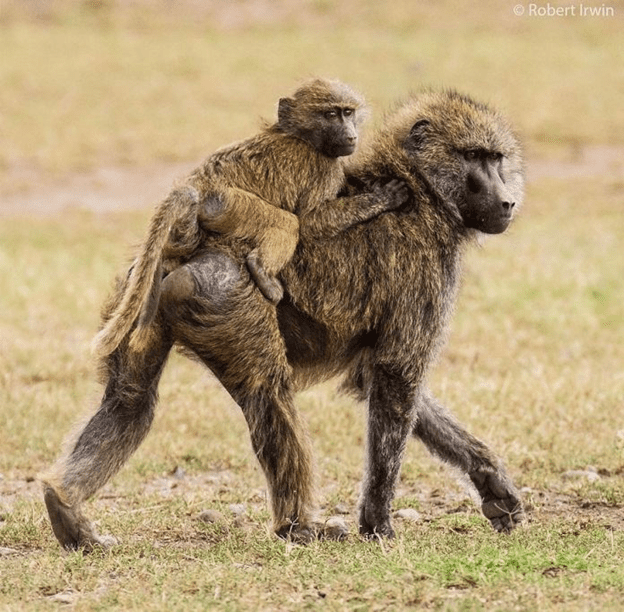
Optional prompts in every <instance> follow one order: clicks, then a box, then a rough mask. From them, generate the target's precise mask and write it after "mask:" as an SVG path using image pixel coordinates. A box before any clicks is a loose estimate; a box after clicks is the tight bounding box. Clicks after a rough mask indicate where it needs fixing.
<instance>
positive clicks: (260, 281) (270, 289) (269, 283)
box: [247, 251, 284, 304]
mask: <svg viewBox="0 0 624 612" xmlns="http://www.w3.org/2000/svg"><path fill="white" fill-rule="evenodd" d="M247 267H248V268H249V272H250V273H251V277H252V278H253V279H254V282H255V283H256V285H258V288H259V289H260V291H262V294H263V295H264V297H265V298H266V299H267V300H269V301H270V302H273V304H277V303H278V302H279V301H280V300H281V299H282V298H283V297H284V288H283V287H282V284H281V283H280V282H279V281H278V280H277V279H276V278H275V277H274V276H269V275H268V274H267V272H266V270H265V269H264V266H263V265H262V263H261V262H260V258H259V257H258V254H257V253H256V252H254V251H252V252H251V253H249V255H247Z"/></svg>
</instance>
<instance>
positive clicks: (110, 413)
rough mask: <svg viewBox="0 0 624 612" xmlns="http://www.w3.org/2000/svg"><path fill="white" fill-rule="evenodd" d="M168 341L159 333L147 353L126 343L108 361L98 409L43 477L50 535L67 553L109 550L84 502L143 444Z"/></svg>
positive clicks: (108, 540)
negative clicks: (86, 513) (84, 511)
mask: <svg viewBox="0 0 624 612" xmlns="http://www.w3.org/2000/svg"><path fill="white" fill-rule="evenodd" d="M170 349H171V341H170V340H169V339H168V338H167V337H166V336H165V334H164V333H163V332H162V330H161V329H160V328H159V332H158V333H157V334H154V336H153V337H152V340H151V342H150V345H149V346H148V350H147V351H146V352H145V353H137V352H133V351H129V350H128V341H127V339H126V340H125V341H124V342H123V343H122V344H121V345H120V346H119V347H118V348H117V349H116V350H115V351H114V352H113V353H112V354H111V355H109V356H108V357H107V358H106V367H107V368H108V376H109V379H108V383H107V385H106V390H105V393H104V397H103V399H102V403H101V405H100V408H99V410H98V411H97V412H96V413H95V414H94V415H93V416H92V417H91V419H90V420H89V422H88V423H87V425H86V426H85V427H84V429H83V430H82V431H81V433H80V435H79V436H78V439H77V440H76V442H75V443H74V444H73V446H72V447H71V450H70V451H69V454H67V455H66V456H65V457H62V458H61V459H60V460H59V461H58V462H57V463H56V465H55V466H54V467H53V468H52V469H51V470H50V471H49V472H48V473H47V474H45V475H43V476H42V477H41V480H42V482H43V489H44V500H45V503H46V507H47V510H48V514H49V516H50V521H51V523H52V529H53V531H54V535H55V536H56V538H57V539H58V541H59V542H60V543H61V545H62V546H63V547H64V548H66V549H69V550H73V549H77V548H84V549H86V550H90V549H91V548H93V546H94V545H101V546H107V545H110V544H111V543H113V542H114V539H113V538H110V537H102V536H99V535H98V534H97V533H96V532H95V530H94V528H93V526H92V525H91V523H90V522H89V520H88V519H87V518H86V517H85V516H84V515H83V514H82V511H81V509H80V506H81V504H82V502H83V501H84V500H85V499H87V498H88V497H90V496H91V495H93V494H94V493H95V492H96V491H97V490H98V489H99V488H100V487H102V486H103V485H104V484H105V483H106V482H107V481H108V479H109V478H111V477H112V476H113V475H114V474H115V473H116V472H117V471H118V470H119V469H120V468H121V466H122V465H123V464H124V463H125V462H126V461H127V460H128V458H129V457H130V455H131V454H132V453H133V452H134V451H135V450H136V449H137V448H138V446H139V445H140V443H141V442H142V441H143V439H144V438H145V436H146V435H147V432H148V431H149V428H150V425H151V423H152V420H153V416H154V404H155V402H156V389H157V385H158V381H159V379H160V374H161V372H162V368H163V366H164V364H165V361H166V359H167V355H168V354H169V350H170Z"/></svg>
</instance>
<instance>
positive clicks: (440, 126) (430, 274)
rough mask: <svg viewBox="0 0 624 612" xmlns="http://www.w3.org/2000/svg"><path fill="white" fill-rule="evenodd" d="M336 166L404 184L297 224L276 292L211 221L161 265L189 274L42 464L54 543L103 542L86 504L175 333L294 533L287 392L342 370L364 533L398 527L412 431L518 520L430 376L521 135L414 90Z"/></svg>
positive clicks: (510, 187)
mask: <svg viewBox="0 0 624 612" xmlns="http://www.w3.org/2000/svg"><path fill="white" fill-rule="evenodd" d="M347 179H348V182H349V184H350V186H351V190H352V191H353V192H355V193H356V194H361V193H370V192H371V189H373V186H374V185H376V184H378V183H379V182H380V181H381V182H385V181H390V180H395V181H404V182H405V183H407V185H408V186H409V189H410V192H411V197H410V201H409V202H408V203H406V205H405V206H404V207H402V208H401V209H398V210H395V211H391V212H388V213H385V214H383V215H380V216H378V217H376V218H374V219H371V220H370V221H369V222H367V223H364V224H359V225H355V226H353V227H351V228H349V229H347V230H346V231H344V232H342V233H340V234H338V235H337V236H336V237H334V238H333V239H332V240H317V241H315V240H307V239H302V240H301V241H300V243H299V246H298V248H297V250H296V253H295V256H294V258H293V260H292V261H291V263H289V264H288V265H287V266H286V267H285V269H284V271H283V273H282V275H281V279H282V280H283V282H284V285H285V290H286V295H285V299H283V300H282V301H281V302H280V303H279V304H278V306H277V309H275V308H274V307H273V306H272V305H271V304H270V303H269V302H268V301H267V300H265V299H263V298H262V296H261V295H259V294H258V291H255V290H254V289H253V288H251V287H250V279H249V275H248V274H247V272H246V270H245V267H244V265H243V257H244V254H238V255H237V254H235V253H234V254H232V253H231V252H230V251H229V250H228V248H229V247H228V246H227V241H225V240H224V239H223V237H220V236H216V235H215V236H214V237H211V238H210V241H209V244H208V246H207V249H206V250H205V251H204V252H203V253H202V254H201V255H200V256H198V257H196V258H194V259H193V260H191V261H190V262H189V263H187V264H186V265H184V266H182V267H181V268H178V269H177V270H175V271H174V272H173V273H172V274H171V275H170V276H169V277H168V278H167V279H165V284H168V283H169V282H170V281H169V278H171V277H176V276H178V277H184V278H186V279H187V280H189V281H190V282H189V283H188V284H187V285H188V292H187V293H186V294H182V293H181V294H177V295H176V296H175V297H176V299H174V300H173V301H169V300H168V299H167V298H166V296H165V298H166V299H163V300H162V302H161V304H160V305H159V308H158V312H157V314H156V318H155V326H154V327H155V333H154V335H153V337H152V339H151V343H150V347H149V350H147V351H145V352H143V353H140V354H133V353H132V352H131V351H129V350H128V346H127V341H124V343H123V344H122V345H120V347H119V348H118V349H117V350H116V351H115V353H113V354H112V355H110V356H109V357H108V359H107V360H106V362H105V364H106V375H107V386H106V392H105V394H104V398H103V400H102V404H101V406H100V409H99V410H98V411H97V412H96V414H95V415H94V416H93V417H92V419H91V421H90V422H89V423H88V424H87V425H86V427H85V428H84V430H83V431H82V432H81V434H80V436H79V438H78V439H77V441H76V443H75V445H74V446H73V448H71V450H70V452H69V454H68V455H67V456H66V458H65V459H63V460H62V461H61V462H59V463H58V464H57V466H56V467H55V469H54V470H53V471H52V473H51V475H50V476H49V477H48V478H47V479H46V480H44V482H45V500H46V504H47V508H48V511H49V514H50V518H51V521H52V525H53V528H54V532H55V534H56V536H57V538H58V539H59V541H60V542H61V544H62V545H63V546H65V547H67V548H75V547H77V546H85V547H87V548H88V547H91V546H93V545H94V544H96V543H101V542H102V540H101V538H100V537H99V536H98V535H97V534H95V532H94V531H93V529H92V527H91V524H90V523H89V521H88V520H87V519H86V517H84V515H83V514H82V512H81V508H80V507H81V503H82V501H84V499H86V498H87V497H89V496H90V495H92V494H93V493H94V492H95V491H96V490H97V489H98V488H99V487H101V486H102V485H103V484H104V483H105V482H106V481H107V480H108V478H110V477H111V476H112V475H113V474H114V473H115V472H116V471H117V470H118V469H119V468H120V466H121V465H122V464H123V463H124V462H125V461H126V460H127V458H128V457H129V456H130V454H131V453H132V452H133V451H134V450H135V449H136V448H137V447H138V445H139V444H140V442H141V441H142V439H143V438H144V436H145V435H146V434H147V432H148V430H149V427H150V424H151V422H152V418H153V411H154V405H155V401H156V389H157V386H158V380H159V377H160V373H161V371H162V368H163V367H164V364H165V362H166V359H167V355H168V353H169V351H170V349H171V346H172V345H173V343H174V342H177V343H179V344H180V345H182V346H183V347H184V348H185V349H186V350H187V351H189V352H191V353H192V354H194V355H195V356H196V357H197V358H199V359H200V360H201V361H202V362H203V363H205V364H206V365H207V366H208V368H210V369H211V370H212V371H213V372H214V373H215V374H216V376H217V377H218V378H219V380H220V381H221V382H222V384H223V385H224V386H225V388H226V389H227V390H228V391H229V393H230V394H231V395H232V397H233V398H234V399H235V401H236V402H237V403H238V404H239V406H240V407H241V409H242V411H243V414H244V416H245V418H246V420H247V423H248V426H249V431H250V436H251V442H252V445H253V448H254V450H255V452H256V455H257V457H258V460H259V462H260V464H261V466H262V468H263V470H264V472H265V474H266V477H267V481H268V486H269V492H270V497H271V502H272V508H273V516H274V527H275V529H276V531H277V532H278V533H279V534H280V535H283V536H290V537H293V538H298V539H303V540H305V539H306V538H309V537H312V536H313V535H314V533H315V532H316V527H315V523H314V517H315V512H314V496H313V495H312V488H313V487H312V476H313V471H312V462H311V458H310V449H309V445H308V442H307V434H306V432H305V428H304V427H303V426H302V423H301V421H300V419H299V416H298V414H297V411H296V410H295V407H294V404H293V393H294V392H295V391H296V390H297V389H300V388H302V387H303V386H305V385H307V384H311V383H314V382H317V381H319V380H321V379H323V378H326V377H330V376H334V375H338V374H342V375H344V376H345V384H344V386H345V388H346V389H348V390H350V391H352V392H354V393H355V394H356V395H357V396H358V397H360V398H361V399H362V400H365V401H367V402H368V433H367V437H368V439H367V449H366V453H367V460H366V464H367V465H366V472H365V476H364V482H363V486H362V496H361V501H360V514H359V529H360V532H361V533H362V534H365V535H375V536H387V537H391V536H392V535H393V533H394V532H393V529H392V525H391V521H390V506H391V501H392V499H393V496H394V491H395V486H396V481H397V478H398V474H399V470H400V466H401V461H402V457H403V452H404V450H405V446H406V443H407V439H408V437H409V435H410V434H412V435H414V436H415V437H417V438H419V439H420V440H421V441H422V442H424V444H425V445H426V446H427V447H428V448H429V450H430V451H431V452H433V453H434V454H436V455H438V456H439V457H440V458H442V459H443V460H445V461H447V462H449V463H450V464H452V465H454V466H456V467H457V468H459V469H460V470H461V471H462V472H463V473H464V474H465V475H466V476H467V478H468V479H470V481H471V482H472V483H473V484H474V486H475V488H476V490H477V491H478V493H479V495H480V497H481V501H482V510H483V513H484V514H485V516H486V517H487V518H488V519H489V521H490V522H491V524H492V526H493V527H494V528H495V529H496V530H498V531H507V530H510V529H512V528H513V527H514V526H516V525H517V524H518V522H519V521H520V520H521V519H522V516H523V513H522V505H521V502H520V498H519V494H518V491H517V490H516V488H515V487H514V485H513V483H512V481H511V479H510V478H509V476H508V475H507V473H506V471H505V468H504V467H503V465H502V462H501V461H500V460H499V459H498V458H497V457H496V455H495V454H494V453H493V452H492V451H491V450H490V449H489V448H488V447H487V446H486V445H485V444H484V443H483V442H481V441H479V440H477V439H476V438H474V437H473V436H472V435H470V434H469V433H468V432H467V431H466V430H465V429H464V428H463V427H462V426H461V425H460V424H459V423H458V422H457V421H456V420H455V419H454V418H453V416H452V415H451V414H450V413H449V412H447V411H446V410H445V409H444V408H443V407H442V406H441V405H440V404H439V403H438V402H437V401H436V400H435V399H434V398H433V396H432V395H431V394H430V392H429V391H428V390H427V386H426V375H427V371H428V369H429V367H430V366H431V364H432V362H433V360H434V358H435V355H436V354H437V352H438V350H439V347H440V345H441V342H442V338H443V337H444V332H445V329H446V328H447V325H448V322H449V318H450V314H451V312H452V309H453V304H454V301H455V295H456V290H457V285H458V281H459V268H460V262H461V257H462V254H463V252H464V250H465V246H466V244H467V243H469V242H470V240H471V239H472V238H473V237H474V236H476V235H478V234H479V233H480V232H485V233H500V232H503V231H504V230H505V229H506V228H507V227H508V225H509V223H510V222H511V220H512V218H513V215H514V212H515V210H516V209H517V208H518V205H519V204H520V202H521V200H522V196H523V193H522V188H523V171H522V161H521V151H520V144H519V142H518V140H517V138H516V136H515V135H514V133H513V131H512V130H511V128H510V127H509V125H508V124H507V122H506V121H505V120H504V119H503V118H502V117H501V116H500V115H499V114H498V113H496V112H494V111H493V110H491V109H490V108H489V107H487V106H485V105H482V104H479V103H476V102H474V101H473V100H471V99H470V98H467V97H465V96H461V95H459V94H456V93H453V92H445V93H440V94H436V93H428V94H424V95H421V96H416V97H414V98H413V99H412V100H410V101H409V102H408V103H406V104H405V105H403V106H402V107H401V108H399V109H398V110H397V112H396V113H394V114H393V115H392V116H390V117H389V118H388V120H387V121H386V124H385V126H384V127H383V128H382V129H381V130H380V131H379V132H378V134H377V135H376V136H375V137H374V138H373V141H372V143H371V146H370V148H369V150H368V151H367V153H366V154H365V155H364V156H362V157H361V158H360V160H359V161H358V163H357V164H355V165H354V166H353V167H352V168H351V169H350V170H349V172H348V175H347ZM319 210H320V209H319ZM275 310H277V321H276V320H275V318H274V317H273V316H272V313H273V312H275Z"/></svg>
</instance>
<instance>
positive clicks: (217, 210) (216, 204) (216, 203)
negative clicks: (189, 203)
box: [198, 194, 225, 231]
mask: <svg viewBox="0 0 624 612" xmlns="http://www.w3.org/2000/svg"><path fill="white" fill-rule="evenodd" d="M224 209H225V203H224V202H223V200H222V199H221V198H220V197H219V196H218V195H216V194H209V195H208V196H207V197H206V198H204V200H203V202H202V204H201V206H200V208H199V214H198V218H199V223H200V225H201V226H202V227H203V228H204V229H207V230H211V231H214V229H215V228H214V227H213V226H212V222H213V221H214V219H215V217H218V216H219V215H220V214H221V213H222V212H223V210H224Z"/></svg>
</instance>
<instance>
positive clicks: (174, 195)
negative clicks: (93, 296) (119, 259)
mask: <svg viewBox="0 0 624 612" xmlns="http://www.w3.org/2000/svg"><path fill="white" fill-rule="evenodd" d="M198 202H199V194H198V193H197V190H196V189H194V188H193V187H190V186H184V187H179V188H176V189H174V190H173V191H172V192H171V193H170V194H169V196H167V198H166V199H165V200H164V201H163V202H162V203H161V204H160V206H159V207H158V209H157V210H156V213H155V214H154V216H153V217H152V220H151V221H150V225H149V229H148V231H147V237H146V239H145V241H144V242H143V245H142V247H141V251H140V253H139V254H138V256H137V258H136V259H135V261H134V264H133V265H132V268H131V270H130V276H129V278H128V281H127V283H126V287H125V289H124V293H123V295H122V297H121V301H120V302H119V304H118V306H117V307H116V308H115V310H114V311H113V313H112V315H111V316H110V318H109V319H108V320H107V321H106V322H105V324H104V327H103V328H102V329H101V330H100V332H99V333H98V334H97V335H96V336H95V338H94V340H93V351H94V353H95V354H96V355H98V356H99V357H106V356H107V355H110V354H111V353H112V352H113V351H114V350H115V349H116V348H117V347H118V346H119V344H120V343H121V341H122V340H123V339H124V338H125V337H126V336H127V334H128V333H129V332H130V330H131V329H132V326H133V325H134V323H135V321H136V320H137V318H138V317H139V316H140V319H139V324H138V326H137V328H136V329H135V330H134V332H133V333H132V337H131V342H130V346H131V348H132V349H133V350H135V351H140V350H141V348H142V347H143V346H145V345H146V344H147V342H148V340H149V337H150V333H151V322H152V321H153V318H154V315H155V311H156V307H157V302H158V297H159V296H160V281H161V276H162V274H161V270H162V257H163V250H164V248H165V245H166V244H167V241H168V239H169V235H170V233H171V229H172V227H173V225H174V223H175V222H176V220H177V219H178V218H179V215H181V214H183V213H184V212H186V213H187V214H188V209H189V207H193V206H194V205H195V204H197V203H198Z"/></svg>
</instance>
